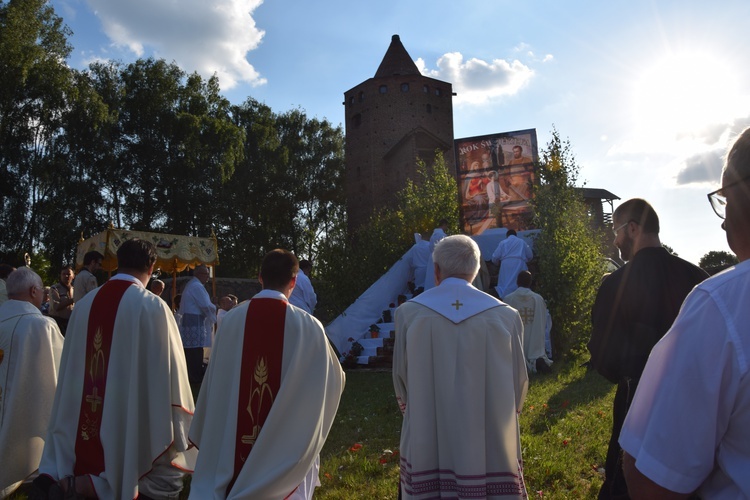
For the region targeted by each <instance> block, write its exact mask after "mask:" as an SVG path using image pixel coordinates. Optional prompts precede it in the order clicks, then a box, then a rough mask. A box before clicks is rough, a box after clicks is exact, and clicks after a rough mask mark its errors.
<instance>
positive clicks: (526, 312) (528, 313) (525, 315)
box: [518, 307, 534, 325]
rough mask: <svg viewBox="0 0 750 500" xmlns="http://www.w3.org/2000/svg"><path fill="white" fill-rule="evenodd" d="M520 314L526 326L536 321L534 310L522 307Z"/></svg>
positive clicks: (519, 310)
mask: <svg viewBox="0 0 750 500" xmlns="http://www.w3.org/2000/svg"><path fill="white" fill-rule="evenodd" d="M518 314H519V315H520V316H521V321H522V322H523V324H524V325H529V324H531V322H532V321H534V309H532V308H530V307H522V308H520V309H518Z"/></svg>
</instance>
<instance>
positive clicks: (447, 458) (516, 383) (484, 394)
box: [393, 278, 528, 499]
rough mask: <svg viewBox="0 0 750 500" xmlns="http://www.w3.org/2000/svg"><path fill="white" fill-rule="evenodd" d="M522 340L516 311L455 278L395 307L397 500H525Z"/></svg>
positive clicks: (524, 379) (526, 380)
mask: <svg viewBox="0 0 750 500" xmlns="http://www.w3.org/2000/svg"><path fill="white" fill-rule="evenodd" d="M522 337H523V324H522V323H521V318H520V317H519V315H518V312H516V311H515V310H514V309H512V308H511V307H509V306H508V305H506V304H503V303H502V302H500V301H499V300H497V299H495V298H494V297H491V296H490V295H487V294H486V293H484V292H480V291H479V290H477V289H476V288H474V287H473V286H471V285H470V284H469V283H467V282H466V281H464V280H460V279H457V278H448V279H445V280H444V281H443V282H442V283H441V284H440V285H439V286H437V287H436V288H431V289H429V290H427V291H426V292H424V293H422V294H421V295H419V296H417V297H416V298H415V299H412V300H410V301H408V302H406V303H405V304H403V305H401V307H399V308H398V309H397V310H396V341H395V348H394V354H393V385H394V388H395V391H396V397H397V400H398V402H399V406H400V408H401V411H402V412H403V416H404V420H403V425H402V428H401V492H402V495H403V498H404V499H423V498H424V499H426V498H438V497H441V495H443V496H447V497H449V498H526V488H525V485H524V482H523V473H522V469H521V441H520V433H519V427H518V413H519V412H520V410H521V406H522V404H523V401H524V399H525V397H526V390H527V388H528V375H527V372H526V363H525V362H524V358H523V346H522Z"/></svg>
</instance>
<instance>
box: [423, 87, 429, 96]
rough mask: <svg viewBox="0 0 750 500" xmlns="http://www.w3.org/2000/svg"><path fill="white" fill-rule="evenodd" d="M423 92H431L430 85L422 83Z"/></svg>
mask: <svg viewBox="0 0 750 500" xmlns="http://www.w3.org/2000/svg"><path fill="white" fill-rule="evenodd" d="M422 92H424V93H425V94H428V93H429V92H430V86H429V85H422Z"/></svg>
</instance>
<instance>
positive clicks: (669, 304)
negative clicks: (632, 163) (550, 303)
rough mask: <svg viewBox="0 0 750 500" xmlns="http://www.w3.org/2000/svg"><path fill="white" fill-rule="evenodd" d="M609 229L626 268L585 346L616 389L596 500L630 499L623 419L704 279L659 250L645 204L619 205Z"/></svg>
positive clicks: (603, 291) (607, 284) (655, 225)
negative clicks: (656, 350) (662, 342)
mask: <svg viewBox="0 0 750 500" xmlns="http://www.w3.org/2000/svg"><path fill="white" fill-rule="evenodd" d="M612 227H613V232H614V235H615V240H614V244H615V246H617V248H618V249H619V250H620V256H621V257H622V260H624V261H627V264H625V265H624V266H623V267H621V268H620V269H618V270H617V271H615V272H613V273H612V274H611V275H609V276H608V277H607V278H605V279H604V281H603V283H602V285H601V287H600V288H599V292H598V293H597V296H596V301H595V303H594V308H593V310H592V314H591V319H592V323H593V330H592V333H591V339H590V340H589V343H588V348H589V351H590V352H591V367H592V368H594V369H595V370H596V371H597V372H599V373H600V374H601V375H602V376H604V377H605V378H606V379H607V380H609V381H610V382H613V383H615V384H617V392H616V393H615V400H614V408H613V415H612V420H613V421H612V436H611V437H610V441H609V448H608V450H607V458H606V462H605V480H604V484H603V485H602V488H601V490H600V492H599V498H600V499H622V498H630V497H629V496H628V491H627V485H626V484H625V479H624V477H623V474H622V458H621V457H622V450H621V449H620V445H619V443H618V442H617V440H618V438H619V436H620V430H621V429H622V424H623V421H624V420H625V415H626V414H627V412H628V408H629V407H630V402H631V400H632V399H633V395H634V394H635V389H636V387H637V386H638V381H639V380H640V377H641V373H642V372H643V368H644V366H645V365H646V361H647V360H648V356H649V354H650V353H651V349H652V348H653V347H654V345H655V344H656V343H657V342H658V341H659V339H661V337H662V336H663V335H664V334H665V333H667V330H669V327H670V326H672V322H673V321H674V319H675V318H676V317H677V313H678V312H679V310H680V306H681V305H682V302H683V300H685V297H686V296H687V294H688V293H689V292H690V290H692V289H693V287H694V286H695V285H697V284H698V283H700V282H701V281H703V280H704V279H706V278H707V277H708V274H707V273H706V272H705V271H703V270H702V269H700V268H699V267H697V266H695V265H693V264H691V263H690V262H687V261H686V260H683V259H681V258H679V257H677V256H676V255H672V254H671V253H669V251H667V250H666V249H665V248H664V247H663V246H662V244H661V241H660V240H659V217H658V216H657V215H656V212H655V211H654V209H653V207H652V206H651V205H650V204H649V203H648V202H647V201H645V200H643V199H640V198H634V199H631V200H628V201H626V202H624V203H622V204H621V205H620V206H619V207H617V210H615V213H614V214H613V226H612Z"/></svg>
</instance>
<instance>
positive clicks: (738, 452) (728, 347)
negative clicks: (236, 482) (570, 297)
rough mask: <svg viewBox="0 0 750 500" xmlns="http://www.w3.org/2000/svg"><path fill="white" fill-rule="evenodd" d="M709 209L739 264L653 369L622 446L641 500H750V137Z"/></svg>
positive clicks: (702, 301) (698, 300) (661, 346)
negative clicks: (718, 220) (695, 499)
mask: <svg viewBox="0 0 750 500" xmlns="http://www.w3.org/2000/svg"><path fill="white" fill-rule="evenodd" d="M709 199H710V201H711V204H712V206H713V208H714V210H715V211H716V214H717V215H718V216H719V217H721V218H722V219H724V222H723V223H722V228H724V230H725V231H726V233H727V242H728V243H729V247H730V248H731V249H732V251H734V252H735V253H736V254H737V258H738V259H739V261H740V262H739V264H737V265H735V266H734V267H731V268H729V269H727V270H725V271H724V272H722V273H720V274H717V275H716V276H714V277H713V278H711V279H709V280H706V281H704V282H703V283H701V284H700V285H699V286H697V287H696V288H695V289H694V290H693V291H692V292H691V293H690V295H689V296H688V297H687V299H685V303H684V305H683V307H682V309H681V310H680V314H679V316H678V317H677V319H676V320H675V322H674V325H673V326H672V327H671V329H670V330H669V332H668V333H667V334H666V335H665V336H664V338H663V339H662V340H661V341H660V342H659V343H658V344H657V345H656V346H655V347H654V349H653V352H652V354H651V357H650V358H649V360H648V363H647V364H646V367H645V369H644V372H643V377H642V379H643V382H642V383H641V386H640V388H639V389H638V392H637V393H636V395H635V398H634V400H633V403H632V407H631V409H630V412H629V413H628V416H627V418H626V420H625V424H624V426H623V429H622V434H621V436H620V443H621V444H622V448H623V449H624V450H625V456H624V468H625V474H626V478H627V482H628V488H629V489H630V491H631V492H632V493H633V497H634V498H666V499H669V498H688V496H689V495H690V494H691V493H693V492H696V493H697V494H698V495H700V497H701V498H704V499H711V498H750V474H748V471H750V439H748V429H750V376H748V372H749V371H750V359H749V356H750V330H749V329H748V325H749V324H750V308H748V304H750V129H746V130H745V131H744V132H742V134H741V135H740V136H739V138H738V139H737V140H736V141H735V143H734V145H733V146H732V148H731V150H730V151H729V155H728V156H727V162H726V167H725V168H724V172H723V175H722V188H721V189H720V190H718V191H715V192H713V193H711V194H709Z"/></svg>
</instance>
